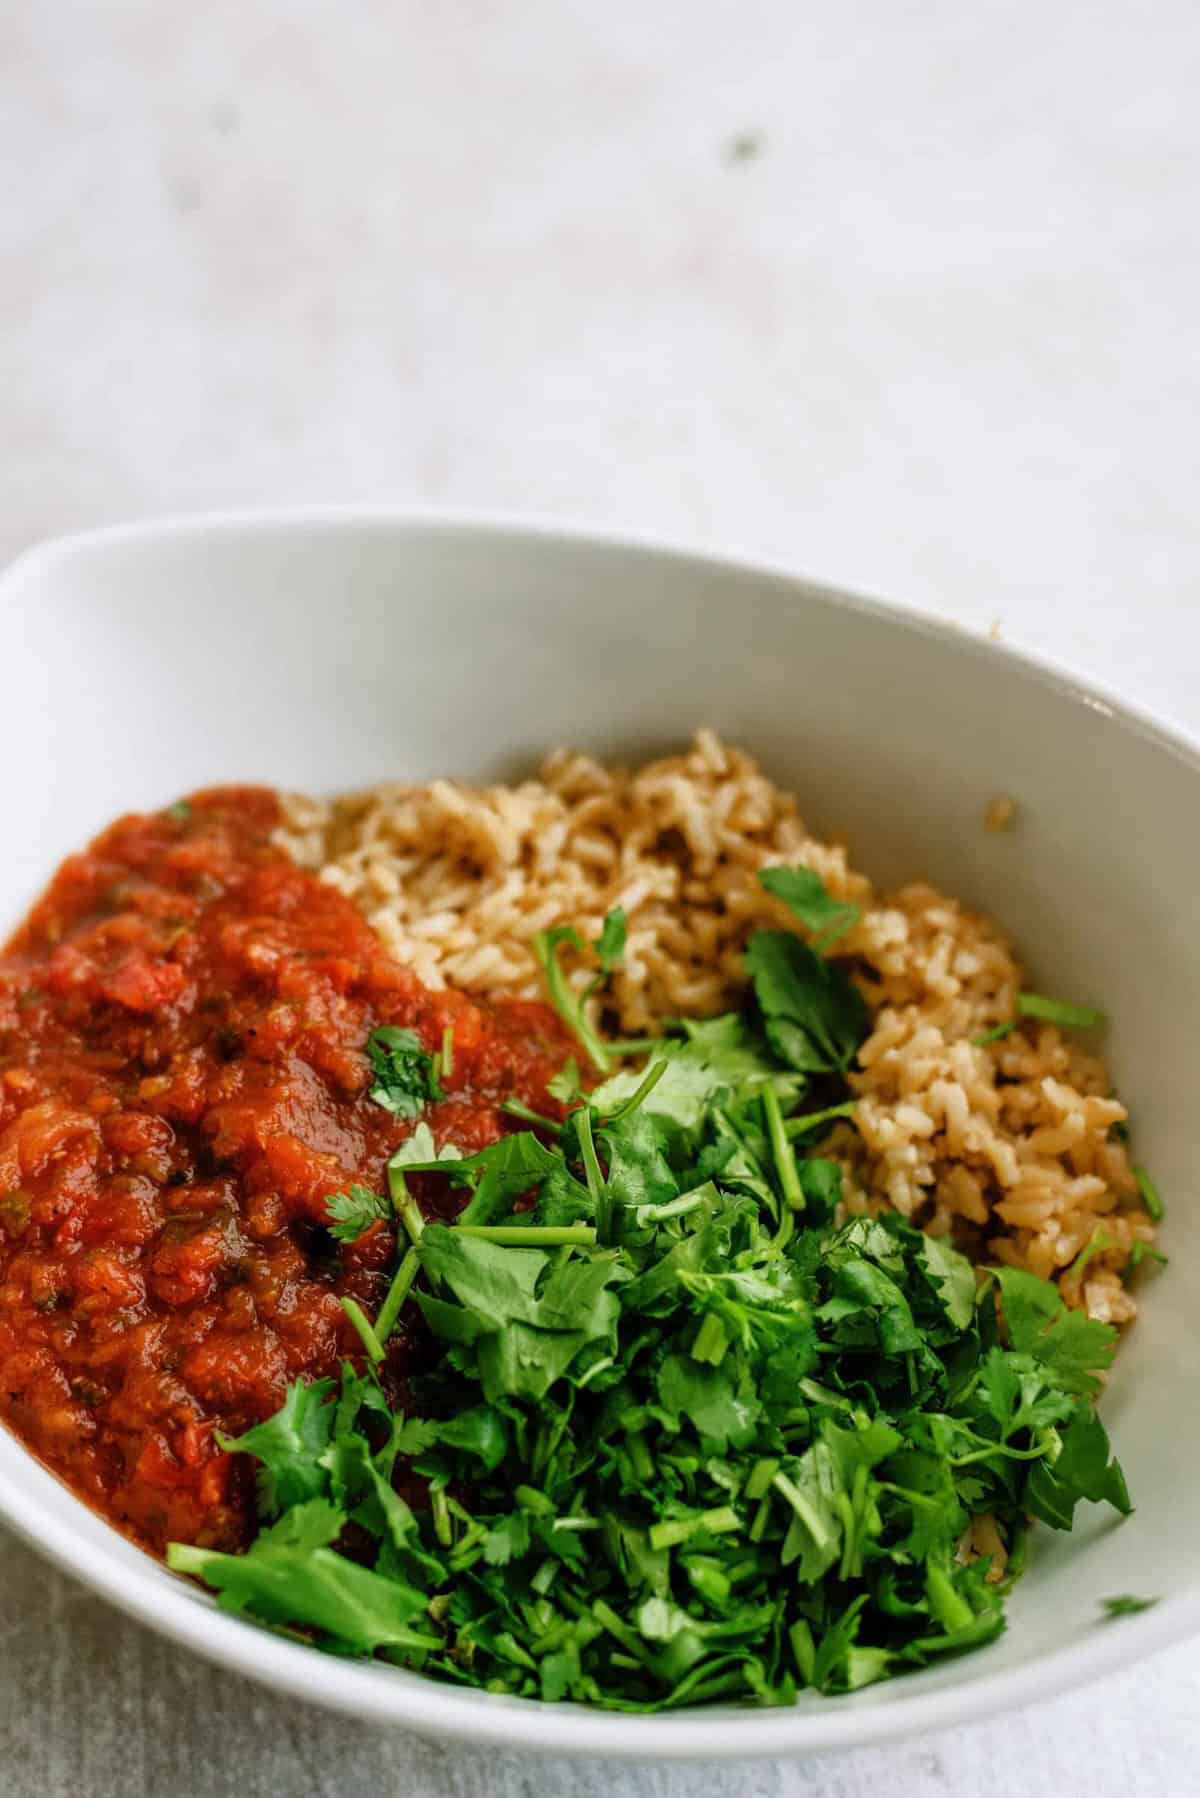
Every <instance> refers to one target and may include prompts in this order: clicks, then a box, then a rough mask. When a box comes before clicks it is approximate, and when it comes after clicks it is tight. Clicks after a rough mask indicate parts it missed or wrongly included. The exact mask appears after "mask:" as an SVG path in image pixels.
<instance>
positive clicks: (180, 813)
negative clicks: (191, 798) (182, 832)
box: [164, 799, 192, 824]
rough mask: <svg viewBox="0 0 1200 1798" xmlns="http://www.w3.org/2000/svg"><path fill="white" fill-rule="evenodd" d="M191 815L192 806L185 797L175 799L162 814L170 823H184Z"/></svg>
mask: <svg viewBox="0 0 1200 1798" xmlns="http://www.w3.org/2000/svg"><path fill="white" fill-rule="evenodd" d="M191 815H192V808H191V805H190V803H189V802H188V801H187V800H186V799H177V800H176V801H175V802H174V804H173V805H169V806H168V807H167V809H166V812H165V814H164V816H165V817H168V818H169V819H170V820H171V822H172V824H186V823H187V821H188V819H189V818H190V817H191Z"/></svg>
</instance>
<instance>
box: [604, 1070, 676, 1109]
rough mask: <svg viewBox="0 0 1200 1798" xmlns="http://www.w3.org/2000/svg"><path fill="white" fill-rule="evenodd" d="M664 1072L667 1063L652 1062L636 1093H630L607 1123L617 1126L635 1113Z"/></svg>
mask: <svg viewBox="0 0 1200 1798" xmlns="http://www.w3.org/2000/svg"><path fill="white" fill-rule="evenodd" d="M666 1071H667V1063H666V1062H665V1061H656V1062H654V1063H653V1065H652V1066H651V1067H650V1069H649V1070H648V1072H647V1074H646V1077H645V1079H644V1080H643V1081H642V1083H641V1085H640V1086H639V1087H638V1089H637V1091H636V1092H634V1093H630V1095H629V1097H628V1098H627V1099H626V1101H625V1103H624V1104H623V1105H618V1106H617V1109H616V1110H615V1111H614V1112H612V1113H611V1114H610V1116H609V1119H608V1122H609V1123H610V1124H619V1123H620V1121H621V1119H622V1118H625V1117H628V1116H629V1114H630V1112H631V1111H636V1110H637V1108H638V1106H639V1105H641V1104H642V1102H643V1101H644V1100H645V1099H647V1098H649V1096H650V1094H651V1093H652V1092H653V1091H654V1089H655V1087H656V1086H657V1085H658V1083H659V1081H660V1080H661V1079H662V1077H663V1075H664V1074H665V1073H666Z"/></svg>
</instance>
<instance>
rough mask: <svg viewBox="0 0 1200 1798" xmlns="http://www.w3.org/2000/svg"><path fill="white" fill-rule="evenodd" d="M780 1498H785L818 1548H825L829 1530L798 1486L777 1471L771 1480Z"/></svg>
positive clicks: (784, 1474) (827, 1542)
mask: <svg viewBox="0 0 1200 1798" xmlns="http://www.w3.org/2000/svg"><path fill="white" fill-rule="evenodd" d="M771 1484H772V1486H774V1488H775V1490H776V1492H778V1493H779V1495H780V1497H781V1498H786V1499H787V1501H788V1503H789V1505H791V1507H792V1509H793V1511H794V1512H795V1513H796V1515H797V1517H798V1518H799V1519H800V1521H801V1523H802V1524H803V1525H804V1527H805V1529H806V1530H807V1531H808V1533H809V1535H810V1536H811V1537H812V1539H813V1541H814V1542H815V1543H816V1545H817V1547H818V1548H822V1549H823V1548H826V1547H827V1546H828V1544H829V1531H828V1530H827V1529H826V1528H825V1525H824V1524H823V1523H822V1522H821V1519H820V1518H819V1517H818V1516H817V1513H816V1512H815V1511H814V1510H813V1508H812V1506H811V1505H810V1504H809V1502H808V1500H807V1499H806V1498H805V1496H804V1494H803V1492H801V1491H800V1489H799V1487H798V1486H796V1485H794V1484H793V1482H792V1481H791V1480H789V1478H788V1476H787V1474H786V1473H777V1474H775V1475H774V1477H773V1478H772V1480H771Z"/></svg>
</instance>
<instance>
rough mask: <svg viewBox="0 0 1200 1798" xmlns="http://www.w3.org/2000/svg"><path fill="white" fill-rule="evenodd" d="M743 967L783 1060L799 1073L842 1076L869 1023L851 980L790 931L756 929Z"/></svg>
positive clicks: (862, 999)
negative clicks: (752, 985)
mask: <svg viewBox="0 0 1200 1798" xmlns="http://www.w3.org/2000/svg"><path fill="white" fill-rule="evenodd" d="M745 965H746V971H747V973H748V974H749V975H750V977H751V979H752V980H753V982H754V991H755V996H756V997H757V999H758V1003H759V1006H760V1008H761V1010H762V1014H763V1024H764V1029H765V1030H766V1034H767V1041H768V1042H769V1043H770V1045H771V1047H772V1048H773V1049H774V1050H775V1053H776V1054H777V1055H778V1056H779V1057H780V1059H781V1060H782V1061H784V1062H785V1063H787V1065H788V1066H789V1067H793V1068H795V1069H797V1070H798V1071H799V1072H801V1073H814V1074H822V1073H844V1072H845V1071H846V1069H847V1068H848V1067H849V1066H850V1063H851V1062H852V1061H853V1059H854V1056H855V1053H856V1051H857V1049H858V1046H859V1044H860V1043H861V1042H862V1041H863V1039H864V1038H865V1036H866V1035H867V1031H868V1028H869V1024H870V1018H869V1013H868V1011H867V1004H866V1001H865V999H864V998H863V996H862V994H861V993H860V992H859V990H858V988H857V987H856V986H855V985H854V984H853V982H852V981H851V980H850V979H849V978H848V976H847V975H846V974H844V973H843V972H842V970H841V969H840V968H838V967H835V966H834V964H833V963H832V962H828V961H825V960H824V959H823V957H821V956H820V955H818V954H817V952H816V950H814V949H811V948H810V947H809V946H808V944H807V943H804V942H801V940H800V938H799V937H798V936H793V935H792V933H791V932H790V931H787V930H756V931H755V932H754V934H753V936H752V937H751V938H750V941H749V943H748V944H747V947H746V954H745Z"/></svg>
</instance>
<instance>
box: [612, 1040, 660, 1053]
mask: <svg viewBox="0 0 1200 1798" xmlns="http://www.w3.org/2000/svg"><path fill="white" fill-rule="evenodd" d="M662 1040H663V1039H662V1037H661V1036H619V1037H618V1038H617V1040H616V1042H612V1043H609V1045H608V1047H609V1050H610V1051H611V1053H612V1054H613V1055H648V1054H649V1053H650V1051H651V1049H658V1048H661V1046H662Z"/></svg>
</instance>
